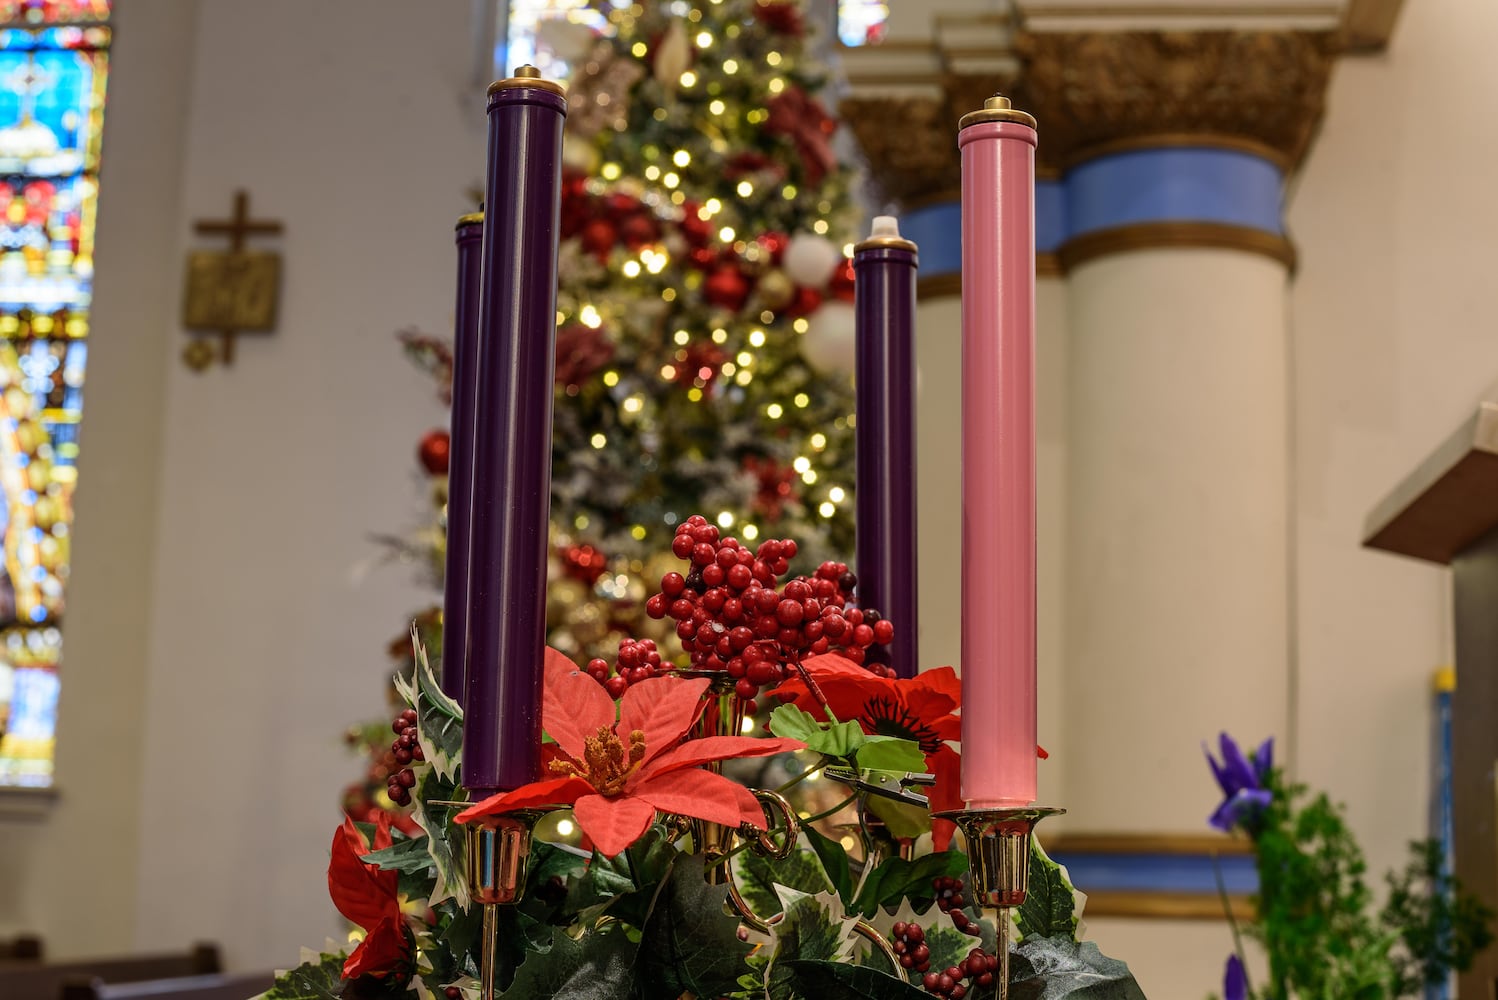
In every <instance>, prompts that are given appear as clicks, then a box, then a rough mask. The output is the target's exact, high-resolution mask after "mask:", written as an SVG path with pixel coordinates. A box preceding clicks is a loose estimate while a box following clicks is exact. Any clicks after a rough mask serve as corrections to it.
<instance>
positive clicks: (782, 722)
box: [770, 703, 925, 767]
mask: <svg viewBox="0 0 1498 1000" xmlns="http://www.w3.org/2000/svg"><path fill="white" fill-rule="evenodd" d="M770 732H772V733H774V734H775V735H776V736H779V737H782V738H784V739H793V740H800V741H801V742H802V743H805V744H806V746H807V749H809V750H815V751H817V752H818V753H822V754H826V755H827V756H829V757H845V758H846V757H852V756H853V755H854V754H855V753H856V752H857V751H858V749H859V748H860V747H862V746H863V745H864V744H865V743H867V742H868V741H869V739H870V738H871V737H869V736H867V735H865V734H864V731H863V729H862V728H861V727H860V726H859V725H858V723H857V722H818V721H817V720H816V719H814V718H812V716H811V715H810V714H808V713H806V712H803V711H802V710H801V709H799V708H797V707H796V706H795V705H792V704H789V703H787V704H784V705H781V706H780V707H779V708H777V709H775V711H773V712H771V713H770ZM921 766H922V767H925V763H924V761H923V762H922V764H921Z"/></svg>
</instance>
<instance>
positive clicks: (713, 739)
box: [628, 736, 806, 791]
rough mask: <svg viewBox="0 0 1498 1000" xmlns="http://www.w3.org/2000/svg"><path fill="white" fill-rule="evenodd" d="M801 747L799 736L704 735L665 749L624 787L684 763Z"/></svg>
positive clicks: (804, 746) (691, 765) (649, 778)
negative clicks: (791, 737)
mask: <svg viewBox="0 0 1498 1000" xmlns="http://www.w3.org/2000/svg"><path fill="white" fill-rule="evenodd" d="M805 749H806V744H805V743H802V742H801V741H800V740H785V739H777V738H774V737H766V738H764V739H759V738H756V737H753V736H704V737H703V738H702V739H700V740H691V741H689V742H687V743H683V744H682V745H681V746H679V747H676V748H675V749H674V750H668V751H666V752H665V753H663V754H661V755H660V756H659V757H657V758H655V759H654V760H653V761H651V762H650V763H649V764H646V765H645V766H644V767H642V768H641V769H640V770H639V771H637V772H635V776H634V777H633V778H631V779H630V781H629V785H628V787H629V788H630V790H631V791H633V790H634V788H635V787H636V783H637V782H644V781H650V780H652V779H653V778H654V777H655V776H656V775H659V774H665V773H667V772H669V771H679V770H681V769H682V768H686V767H696V766H698V765H699V764H707V763H711V762H712V761H715V760H728V759H730V758H732V757H768V756H770V755H771V754H777V753H787V752H789V751H791V750H805Z"/></svg>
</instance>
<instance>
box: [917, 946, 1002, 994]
mask: <svg viewBox="0 0 1498 1000" xmlns="http://www.w3.org/2000/svg"><path fill="white" fill-rule="evenodd" d="M998 971H999V958H998V956H997V955H990V954H989V953H988V952H986V951H984V950H983V949H982V948H974V949H973V950H972V951H970V952H968V953H967V958H964V959H963V960H962V961H961V962H959V963H958V964H956V965H954V966H952V967H951V968H949V969H947V970H946V971H944V972H928V973H926V976H925V978H924V979H922V980H921V985H922V986H924V987H926V992H927V993H932V994H935V995H936V996H939V997H946V998H947V1000H962V998H963V997H965V996H967V993H968V990H970V989H975V988H976V989H984V988H986V987H989V986H992V985H993V977H994V973H996V972H998Z"/></svg>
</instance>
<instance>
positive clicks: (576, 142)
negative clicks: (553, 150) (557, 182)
mask: <svg viewBox="0 0 1498 1000" xmlns="http://www.w3.org/2000/svg"><path fill="white" fill-rule="evenodd" d="M598 158H599V157H598V147H597V146H594V145H593V143H591V142H589V141H588V140H587V139H584V138H583V137H581V136H572V135H567V134H565V133H564V134H563V135H562V165H563V166H565V167H571V168H572V169H573V170H576V171H578V172H579V173H582V174H592V173H593V172H594V171H596V170H597V169H598Z"/></svg>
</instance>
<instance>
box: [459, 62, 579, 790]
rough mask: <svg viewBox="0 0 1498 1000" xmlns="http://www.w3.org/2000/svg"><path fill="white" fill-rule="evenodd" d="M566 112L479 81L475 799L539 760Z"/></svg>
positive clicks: (541, 96) (526, 777)
mask: <svg viewBox="0 0 1498 1000" xmlns="http://www.w3.org/2000/svg"><path fill="white" fill-rule="evenodd" d="M566 116H567V101H566V99H565V98H564V97H563V96H562V88H561V86H560V85H558V84H556V83H552V82H551V81H549V80H543V79H541V78H540V75H539V73H537V71H536V70H535V68H534V67H530V66H522V67H521V68H520V69H518V70H517V71H516V74H515V76H514V77H512V78H511V79H508V80H500V81H499V82H497V83H495V84H493V85H492V86H490V88H489V169H488V178H487V182H486V184H485V188H484V196H485V197H484V205H485V212H484V244H483V245H484V258H483V274H482V278H481V284H482V291H481V293H480V298H479V348H478V385H477V405H476V406H475V414H476V421H475V424H474V429H473V431H474V433H473V516H472V521H471V526H470V530H471V533H472V534H471V537H470V541H469V552H470V553H471V559H472V569H471V571H470V574H469V582H468V650H467V654H466V656H465V665H466V669H465V673H466V675H467V692H466V697H465V698H464V702H463V705H464V712H465V716H464V720H463V784H464V785H465V786H467V787H468V789H469V790H470V791H471V792H473V793H474V794H475V796H478V795H485V794H492V793H493V792H496V791H500V790H507V789H511V788H517V787H519V786H520V785H524V784H526V783H527V782H531V781H534V780H536V778H538V777H539V776H540V769H541V676H542V667H541V663H542V656H543V653H544V650H545V645H546V547H547V521H548V518H549V517H550V514H551V401H552V379H553V376H554V373H555V369H556V356H555V355H556V303H557V238H558V216H559V214H560V212H561V190H562V184H561V166H562V121H563V119H564V118H566Z"/></svg>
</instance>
